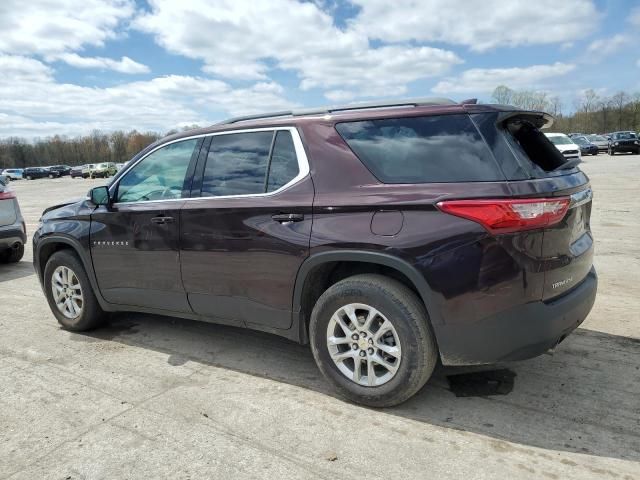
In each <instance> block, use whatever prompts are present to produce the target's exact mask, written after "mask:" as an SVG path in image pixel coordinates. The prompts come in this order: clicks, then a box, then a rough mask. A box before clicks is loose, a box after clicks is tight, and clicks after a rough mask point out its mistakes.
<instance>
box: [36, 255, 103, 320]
mask: <svg viewBox="0 0 640 480" xmlns="http://www.w3.org/2000/svg"><path fill="white" fill-rule="evenodd" d="M44 288H45V294H46V296H47V301H48V302H49V307H50V308H51V311H52V312H53V315H54V316H55V317H56V319H57V320H58V322H59V323H60V324H61V325H62V326H63V327H64V328H66V329H67V330H71V331H74V332H81V331H85V330H90V329H92V328H96V327H98V326H99V325H101V324H102V323H103V322H104V320H105V317H106V314H105V312H104V311H103V310H102V308H100V304H99V303H98V300H97V299H96V296H95V294H94V293H93V289H92V287H91V283H90V282H89V278H88V277H87V274H86V272H85V270H84V267H83V265H82V263H81V262H80V260H79V259H78V257H77V256H76V255H75V254H74V253H73V252H71V251H69V250H61V251H58V252H56V253H54V254H53V255H52V256H51V258H49V260H48V261H47V265H46V267H45V269H44Z"/></svg>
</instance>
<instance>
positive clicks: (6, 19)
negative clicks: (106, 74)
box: [0, 0, 135, 55]
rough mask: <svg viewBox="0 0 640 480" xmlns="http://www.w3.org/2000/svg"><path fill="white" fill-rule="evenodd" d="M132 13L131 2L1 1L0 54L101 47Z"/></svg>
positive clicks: (96, 0) (115, 0) (74, 0)
mask: <svg viewBox="0 0 640 480" xmlns="http://www.w3.org/2000/svg"><path fill="white" fill-rule="evenodd" d="M134 11H135V10H134V3H133V1H132V0H55V1H52V0H28V1H25V0H2V2H1V3H0V32H2V34H1V35H0V52H4V53H13V54H21V55H28V54H41V55H48V54H56V53H61V52H66V51H72V50H78V49H81V48H82V47H84V46H87V45H93V46H101V45H103V44H104V42H105V41H106V40H108V39H111V38H114V37H115V36H116V35H117V30H118V27H119V26H120V24H121V23H122V22H123V21H124V20H125V19H127V18H129V17H131V16H132V15H133V13H134Z"/></svg>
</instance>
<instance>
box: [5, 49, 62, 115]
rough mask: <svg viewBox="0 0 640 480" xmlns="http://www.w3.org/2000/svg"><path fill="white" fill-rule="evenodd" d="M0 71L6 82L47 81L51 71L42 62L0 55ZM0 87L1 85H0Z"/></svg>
mask: <svg viewBox="0 0 640 480" xmlns="http://www.w3.org/2000/svg"><path fill="white" fill-rule="evenodd" d="M0 71H1V72H2V77H0V78H2V79H4V80H0V82H6V81H16V82H17V81H28V82H36V81H41V82H42V81H49V80H50V79H51V74H52V70H51V68H49V67H48V66H46V65H45V64H43V63H42V62H39V61H38V60H35V59H33V58H29V57H24V56H22V55H3V54H1V53H0ZM0 85H1V83H0ZM0 108H1V105H0Z"/></svg>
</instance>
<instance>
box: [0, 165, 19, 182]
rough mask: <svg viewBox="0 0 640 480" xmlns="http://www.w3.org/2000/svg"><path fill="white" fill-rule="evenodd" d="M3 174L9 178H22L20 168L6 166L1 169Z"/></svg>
mask: <svg viewBox="0 0 640 480" xmlns="http://www.w3.org/2000/svg"><path fill="white" fill-rule="evenodd" d="M2 174H3V175H6V176H7V177H9V179H11V180H21V179H22V169H21V168H6V169H4V170H3V171H2Z"/></svg>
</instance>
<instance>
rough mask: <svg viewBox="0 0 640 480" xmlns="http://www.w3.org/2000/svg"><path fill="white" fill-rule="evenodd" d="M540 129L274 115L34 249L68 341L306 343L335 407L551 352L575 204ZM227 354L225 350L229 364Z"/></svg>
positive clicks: (64, 211) (586, 203)
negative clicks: (188, 329) (448, 370)
mask: <svg viewBox="0 0 640 480" xmlns="http://www.w3.org/2000/svg"><path fill="white" fill-rule="evenodd" d="M551 122H552V119H551V117H549V116H548V115H546V114H544V113H541V112H532V111H521V110H518V109H516V108H513V107H508V106H496V105H477V104H475V103H472V102H467V103H463V104H458V103H455V102H452V101H450V100H438V99H436V100H421V101H406V102H395V103H386V104H376V105H365V104H363V105H356V106H349V107H338V108H326V109H316V110H308V111H299V112H278V113H276V114H273V115H261V116H255V117H244V118H237V119H232V120H229V121H227V122H223V123H221V124H218V125H214V126H213V127H210V128H205V129H201V130H196V131H189V132H184V133H180V134H177V135H173V136H170V137H167V138H165V139H162V140H160V141H159V142H157V143H155V144H154V145H151V146H150V147H148V148H146V149H145V150H144V151H142V152H140V154H138V155H137V156H136V157H135V158H134V159H133V160H132V161H131V162H129V164H128V165H127V167H126V168H124V169H123V170H122V171H120V172H119V173H118V175H117V176H116V177H115V178H114V179H113V181H112V182H111V183H110V184H109V186H108V187H97V188H95V189H93V190H92V191H91V192H90V195H89V197H88V198H87V199H86V200H84V201H81V202H78V203H74V204H67V205H59V206H56V207H51V208H49V209H47V210H46V211H45V213H44V214H43V216H42V222H41V226H40V228H39V229H38V231H37V232H36V233H35V235H34V240H33V241H34V262H35V268H36V271H37V273H38V275H39V277H40V280H41V282H42V286H43V289H44V292H45V294H46V296H47V299H48V301H49V305H50V306H51V309H52V311H53V313H54V315H55V316H56V318H57V319H58V320H59V322H60V323H61V324H62V325H63V326H64V327H65V328H68V329H70V330H75V331H78V330H85V329H89V328H93V327H96V326H97V325H99V324H100V323H101V322H102V321H103V320H104V318H105V312H113V311H138V312H149V313H156V314H161V315H172V316H179V317H184V318H190V319H196V320H203V321H208V322H216V323H224V324H230V325H236V326H241V327H247V328H252V329H258V330H263V331H267V332H271V333H275V334H278V335H282V336H285V337H287V338H290V339H292V340H295V341H297V342H301V343H310V344H311V349H312V351H313V354H314V357H315V359H316V361H317V363H318V366H319V368H320V370H321V371H322V373H323V374H324V375H325V376H326V377H327V378H328V379H329V380H330V381H331V382H332V383H333V384H334V385H335V386H336V387H337V389H338V390H339V391H340V392H341V393H342V394H343V395H344V396H346V397H347V398H349V399H351V400H354V401H356V402H360V403H363V404H367V405H372V406H389V405H395V404H398V403H400V402H402V401H404V400H406V399H407V398H409V397H411V396H412V395H413V394H415V393H416V392H417V391H418V390H419V389H420V388H421V387H422V386H423V385H424V384H425V382H426V381H427V380H428V379H429V377H430V376H431V373H432V371H433V369H434V366H435V364H436V362H437V360H438V359H440V360H441V361H442V363H443V364H445V365H473V364H486V363H493V362H497V361H510V360H522V359H526V358H530V357H533V356H536V355H539V354H541V353H543V352H545V351H546V350H548V349H550V348H552V347H555V346H556V345H557V344H558V343H559V342H561V341H562V340H563V339H564V338H565V337H566V336H567V335H569V333H571V332H572V331H573V330H574V329H575V328H576V327H577V326H578V325H580V323H581V322H582V321H583V320H584V319H585V317H586V316H587V314H588V313H589V311H590V309H591V307H592V305H593V302H594V299H595V294H596V286H597V279H596V274H595V271H594V269H593V266H592V257H593V239H592V236H591V231H590V225H589V216H590V213H591V198H592V193H591V189H590V187H589V180H588V178H587V176H586V175H585V174H584V173H582V172H581V171H580V170H579V169H578V167H577V164H576V161H575V160H573V161H567V160H566V159H565V158H564V157H563V156H562V154H560V153H559V152H558V151H557V149H556V148H555V147H554V146H553V144H552V143H550V142H549V141H548V140H547V139H546V137H545V136H544V135H543V134H542V133H541V132H540V130H539V129H540V128H542V127H544V126H546V125H549V124H550V123H551ZM239 348H241V347H240V346H239Z"/></svg>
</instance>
